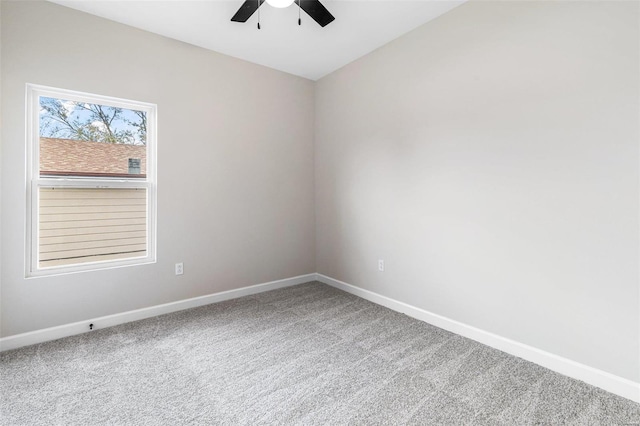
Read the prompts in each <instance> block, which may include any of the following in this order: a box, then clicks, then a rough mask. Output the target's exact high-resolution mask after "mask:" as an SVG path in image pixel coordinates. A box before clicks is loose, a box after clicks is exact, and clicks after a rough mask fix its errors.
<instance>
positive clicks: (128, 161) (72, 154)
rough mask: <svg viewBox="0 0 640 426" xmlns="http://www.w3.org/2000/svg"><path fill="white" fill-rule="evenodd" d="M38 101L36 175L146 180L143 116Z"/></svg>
mask: <svg viewBox="0 0 640 426" xmlns="http://www.w3.org/2000/svg"><path fill="white" fill-rule="evenodd" d="M39 99H40V124H39V126H40V176H83V177H126V178H144V177H146V166H147V147H146V144H147V116H146V113H145V112H142V111H136V110H131V109H126V108H116V107H112V106H106V105H99V104H90V103H86V102H75V101H69V100H64V99H57V98H47V97H40V98H39Z"/></svg>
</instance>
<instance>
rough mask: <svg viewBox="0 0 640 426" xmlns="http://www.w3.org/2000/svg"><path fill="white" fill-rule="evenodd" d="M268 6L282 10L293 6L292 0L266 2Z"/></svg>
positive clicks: (269, 0)
mask: <svg viewBox="0 0 640 426" xmlns="http://www.w3.org/2000/svg"><path fill="white" fill-rule="evenodd" d="M266 1H267V3H268V4H269V6H272V7H277V8H284V7H289V6H291V5H292V4H293V0H266Z"/></svg>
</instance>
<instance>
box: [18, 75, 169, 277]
mask: <svg viewBox="0 0 640 426" xmlns="http://www.w3.org/2000/svg"><path fill="white" fill-rule="evenodd" d="M41 96H43V97H50V98H58V99H66V100H70V101H77V102H87V103H93V104H100V105H107V106H112V107H119V108H126V109H132V110H137V111H144V112H146V113H147V143H146V146H147V167H146V179H144V180H143V179H136V180H135V181H134V180H126V179H121V178H114V179H111V178H83V177H60V178H56V177H47V178H41V177H40V126H39V125H40V102H39V98H40V97H41ZM26 105H27V117H26V125H27V128H26V136H27V140H26V142H27V143H26V146H27V170H26V171H27V173H26V185H25V189H26V193H27V206H26V207H27V209H26V212H27V217H26V235H25V242H26V244H25V246H26V255H25V276H26V277H27V278H30V277H40V276H50V275H59V274H68V273H75V272H82V271H94V270H101V269H110V268H117V267H123V266H131V265H142V264H149V263H155V262H156V232H157V228H156V211H157V204H156V203H157V200H156V192H157V185H156V179H157V175H156V173H157V170H156V164H157V146H156V145H157V130H156V125H157V123H156V117H157V106H156V105H155V104H151V103H146V102H138V101H131V100H126V99H118V98H112V97H109V96H101V95H94V94H90V93H83V92H77V91H72V90H65V89H57V88H53V87H47V86H41V85H35V84H27V90H26ZM52 186H55V187H66V188H145V189H146V190H147V191H146V193H147V255H146V256H140V257H132V258H129V259H119V260H103V261H96V262H87V263H82V264H77V265H64V266H51V267H47V268H39V267H38V263H39V259H38V241H39V230H38V205H39V202H38V194H39V191H38V189H39V188H42V187H52Z"/></svg>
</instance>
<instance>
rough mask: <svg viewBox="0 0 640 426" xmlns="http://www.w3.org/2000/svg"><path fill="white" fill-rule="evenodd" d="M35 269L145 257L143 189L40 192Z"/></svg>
mask: <svg viewBox="0 0 640 426" xmlns="http://www.w3.org/2000/svg"><path fill="white" fill-rule="evenodd" d="M39 199H40V209H39V215H38V226H39V233H40V240H39V247H38V249H39V265H38V267H39V268H46V267H50V266H60V265H73V264H79V263H87V262H97V261H102V260H113V259H128V258H132V257H143V256H146V254H147V233H146V229H147V191H146V189H144V188H140V189H124V188H123V189H119V188H118V189H114V188H95V189H94V188H87V189H76V188H40V191H39Z"/></svg>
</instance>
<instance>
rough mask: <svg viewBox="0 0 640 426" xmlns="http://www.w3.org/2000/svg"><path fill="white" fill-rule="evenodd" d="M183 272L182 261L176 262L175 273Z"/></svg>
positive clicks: (180, 273)
mask: <svg viewBox="0 0 640 426" xmlns="http://www.w3.org/2000/svg"><path fill="white" fill-rule="evenodd" d="M182 274H184V264H183V263H182V262H180V263H176V275H182Z"/></svg>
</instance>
